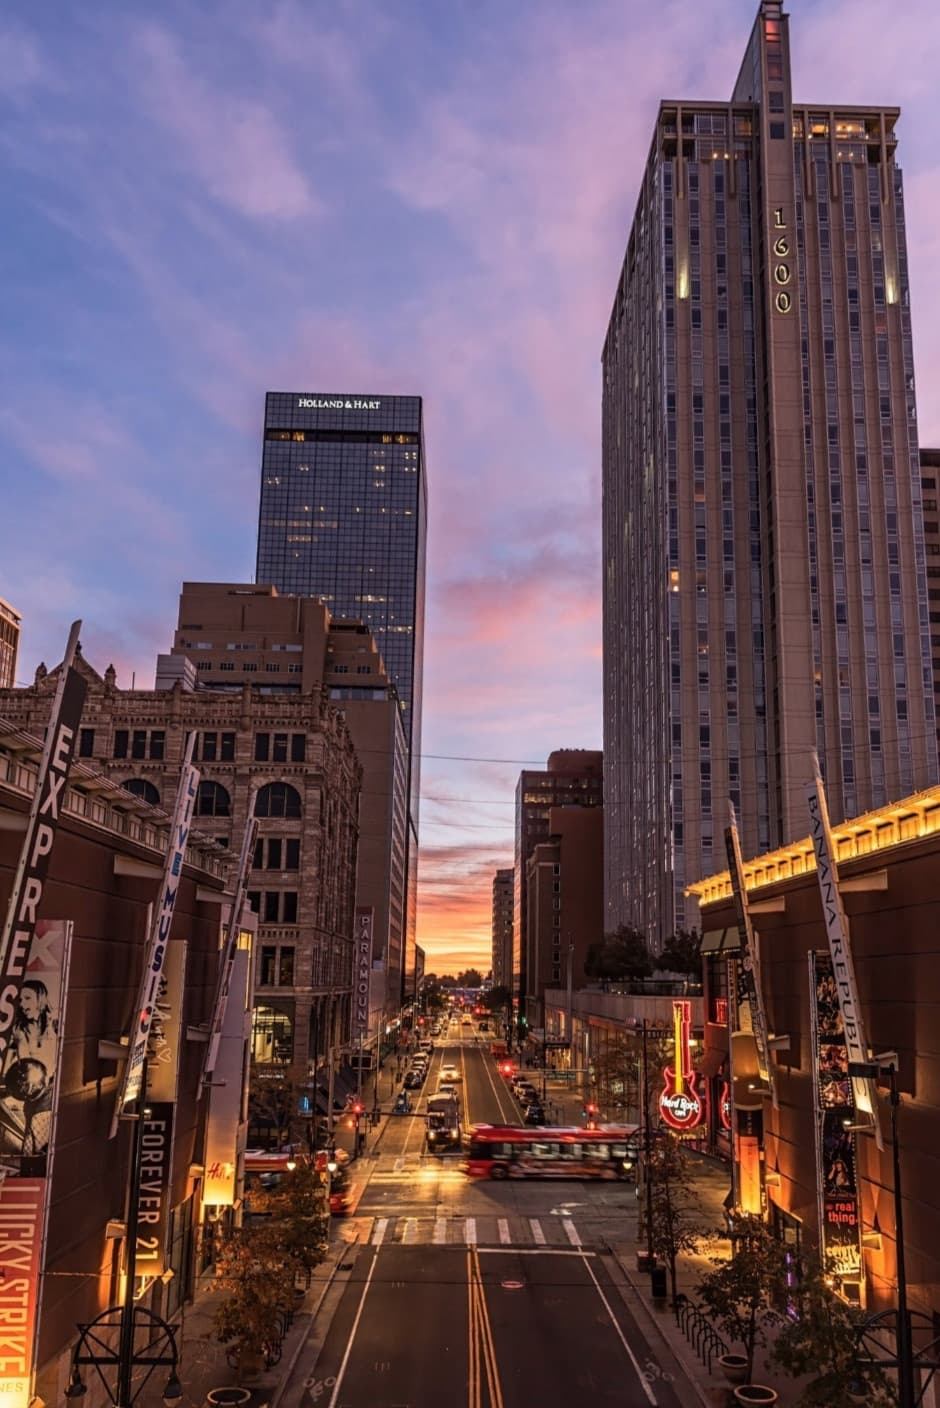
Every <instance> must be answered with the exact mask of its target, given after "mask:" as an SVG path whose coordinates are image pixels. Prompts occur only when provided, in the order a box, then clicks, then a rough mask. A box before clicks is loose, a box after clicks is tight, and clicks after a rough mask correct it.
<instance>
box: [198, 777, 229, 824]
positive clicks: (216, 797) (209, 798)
mask: <svg viewBox="0 0 940 1408" xmlns="http://www.w3.org/2000/svg"><path fill="white" fill-rule="evenodd" d="M195 815H196V816H231V815H232V799H231V797H230V796H229V794H228V793H227V792H226V790H225V788H224V787H223V786H222V784H221V783H220V782H210V781H203V782H200V784H199V791H198V793H197V794H196V811H195Z"/></svg>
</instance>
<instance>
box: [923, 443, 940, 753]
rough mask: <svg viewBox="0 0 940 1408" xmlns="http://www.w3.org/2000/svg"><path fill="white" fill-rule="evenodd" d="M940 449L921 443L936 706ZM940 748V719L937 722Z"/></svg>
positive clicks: (939, 692) (939, 689)
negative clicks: (929, 448) (930, 448)
mask: <svg viewBox="0 0 940 1408" xmlns="http://www.w3.org/2000/svg"><path fill="white" fill-rule="evenodd" d="M938 478H940V450H936V449H935V450H928V449H927V448H926V446H924V445H922V446H921V447H920V487H921V492H922V494H923V508H924V546H925V548H926V552H927V610H928V617H929V620H930V654H931V661H930V664H931V668H932V670H933V696H934V706H935V707H936V705H937V702H938V701H940V494H938V489H937V484H938ZM937 747H938V751H940V719H938V723H937Z"/></svg>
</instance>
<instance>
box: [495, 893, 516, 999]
mask: <svg viewBox="0 0 940 1408" xmlns="http://www.w3.org/2000/svg"><path fill="white" fill-rule="evenodd" d="M512 909H513V872H512V870H511V869H509V870H497V872H496V874H495V876H494V877H493V923H492V957H491V960H490V962H491V966H492V969H493V986H494V987H504V988H509V989H510V991H511V990H512Z"/></svg>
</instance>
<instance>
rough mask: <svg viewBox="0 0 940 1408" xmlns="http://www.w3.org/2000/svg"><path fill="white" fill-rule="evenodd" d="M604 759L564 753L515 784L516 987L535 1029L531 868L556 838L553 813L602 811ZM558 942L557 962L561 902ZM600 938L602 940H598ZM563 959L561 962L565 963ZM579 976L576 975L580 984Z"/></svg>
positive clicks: (520, 1013) (521, 1009) (584, 752)
mask: <svg viewBox="0 0 940 1408" xmlns="http://www.w3.org/2000/svg"><path fill="white" fill-rule="evenodd" d="M603 771H604V767H603V754H602V753H599V752H593V751H590V750H588V749H582V748H560V749H558V750H556V752H554V753H550V754H549V756H548V762H547V764H546V767H545V771H544V772H541V771H538V772H536V771H531V772H530V771H526V772H522V773H520V774H519V781H518V783H517V784H516V832H515V857H514V865H513V916H512V982H511V984H510V987H511V988H512V992H513V1000H514V1002H515V1003H517V1010H516V1017H517V1020H518V1021H519V1022H520V1024H521V1022H522V1019H523V1018H524V1019H525V1021H526V1022H529V1023H530V1024H532V1023H534V1022H535V1021H536V1020H537V1017H538V1011H539V1002H538V991H539V963H538V956H537V955H536V954H535V953H530V952H529V943H528V941H529V937H530V934H529V913H528V912H529V905H528V862H529V857H530V856H531V855H532V852H533V851H534V850H535V847H536V846H537V845H538V844H539V843H540V842H541V841H547V840H548V839H549V837H550V836H551V835H552V829H551V828H552V818H551V813H552V808H553V807H600V806H602V805H603V801H604V791H603ZM555 910H556V914H557V919H558V922H557V923H553V928H554V931H555V933H557V936H558V937H557V939H555V938H554V936H553V939H552V943H551V944H550V945H549V949H550V952H551V954H552V957H553V959H554V953H555V950H556V949H558V950H559V954H560V949H561V913H560V911H561V902H560V897H559V903H558V905H557V906H555ZM597 937H598V938H600V937H601V936H600V935H599V934H598V935H597ZM561 961H562V960H561V957H559V962H561ZM580 976H581V975H580V974H575V982H577V981H578V979H579V977H580Z"/></svg>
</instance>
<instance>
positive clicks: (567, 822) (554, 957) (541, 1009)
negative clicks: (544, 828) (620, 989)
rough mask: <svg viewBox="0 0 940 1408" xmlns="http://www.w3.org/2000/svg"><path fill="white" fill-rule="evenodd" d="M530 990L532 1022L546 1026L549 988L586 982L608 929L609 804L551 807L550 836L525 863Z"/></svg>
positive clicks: (538, 843)
mask: <svg viewBox="0 0 940 1408" xmlns="http://www.w3.org/2000/svg"><path fill="white" fill-rule="evenodd" d="M526 922H527V924H528V932H527V934H526V955H527V972H526V993H527V1003H526V1006H527V1015H528V1019H529V1023H530V1025H533V1026H536V1027H544V1025H545V989H546V988H557V987H559V986H560V985H561V984H562V983H565V984H566V983H567V982H568V978H569V974H570V977H571V983H572V987H574V986H575V985H577V986H578V987H580V986H581V984H582V983H583V982H584V964H585V961H586V959H587V956H588V950H589V949H590V947H591V945H592V944H595V943H597V942H598V940H599V939H600V938H601V936H602V935H603V932H604V808H603V807H598V806H594V807H571V806H564V807H552V808H551V809H550V811H549V816H548V837H547V839H546V840H544V841H539V842H537V843H536V845H535V846H534V847H533V848H532V853H531V855H530V856H529V859H528V861H527V862H526Z"/></svg>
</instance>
